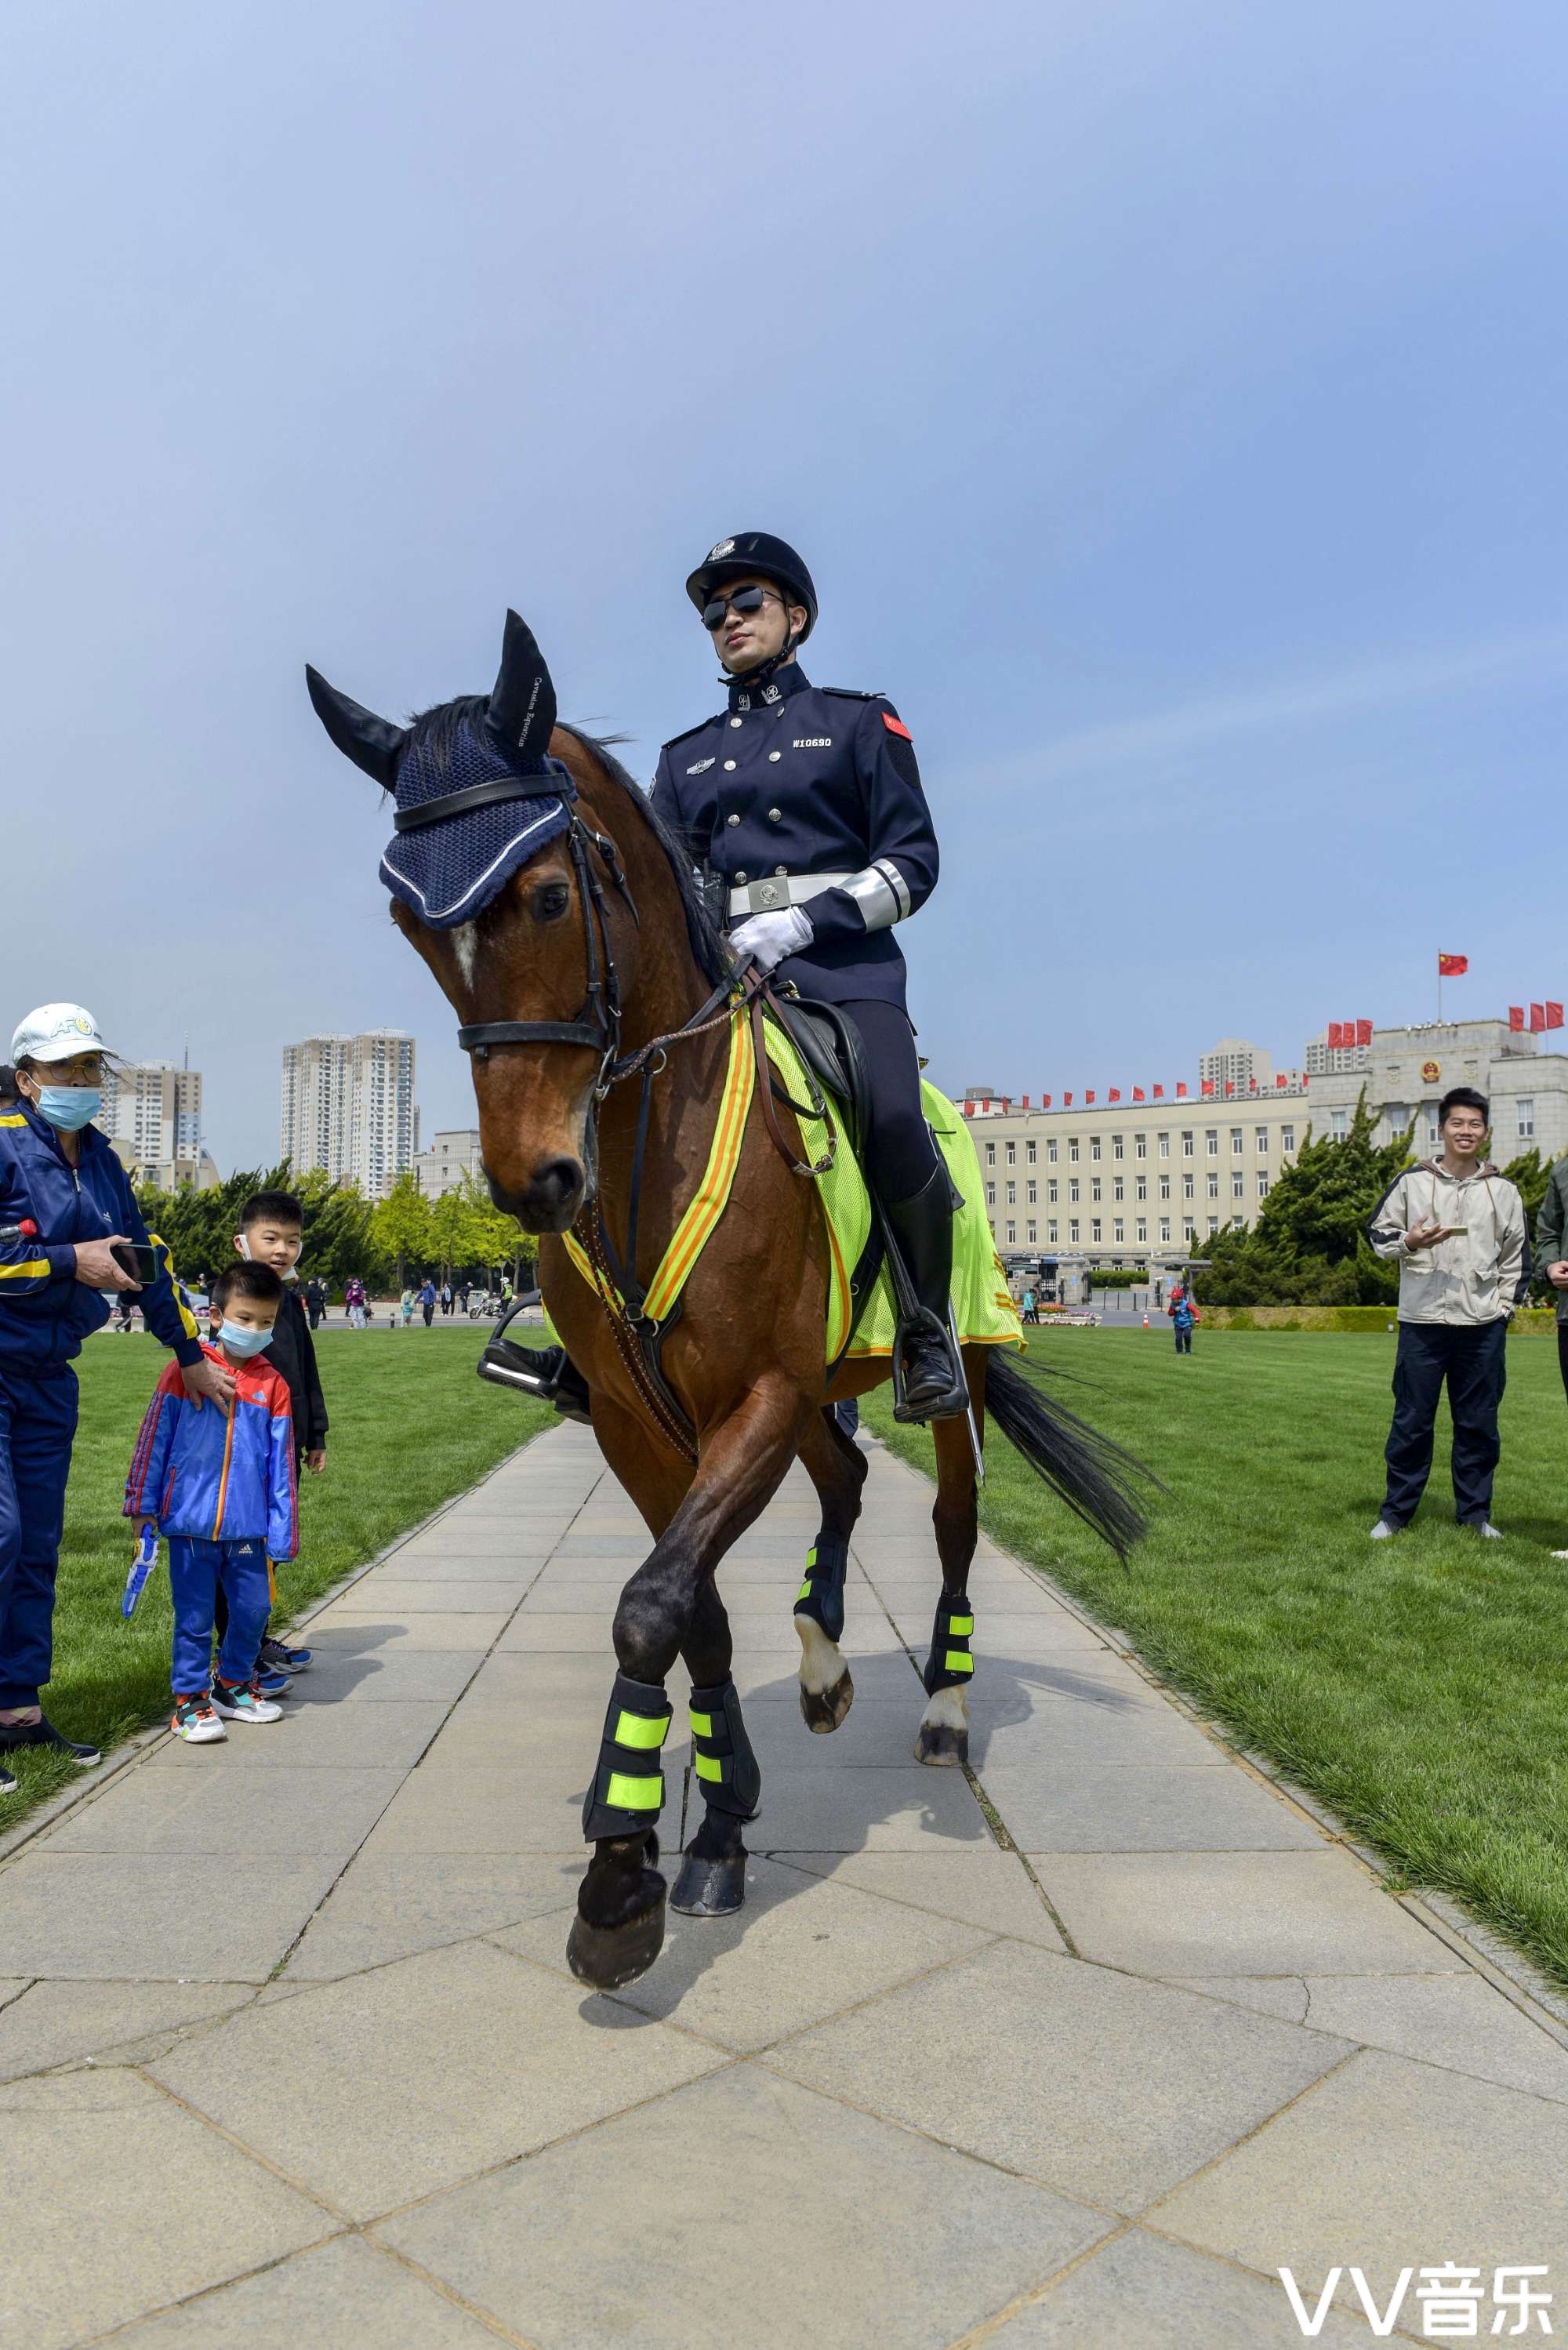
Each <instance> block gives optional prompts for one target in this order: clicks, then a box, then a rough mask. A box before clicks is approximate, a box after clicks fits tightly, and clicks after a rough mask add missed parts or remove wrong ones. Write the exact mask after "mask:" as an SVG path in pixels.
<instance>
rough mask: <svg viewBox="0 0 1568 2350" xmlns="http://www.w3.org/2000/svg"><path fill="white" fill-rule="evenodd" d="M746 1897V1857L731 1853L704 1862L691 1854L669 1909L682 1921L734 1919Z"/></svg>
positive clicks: (677, 1879)
mask: <svg viewBox="0 0 1568 2350" xmlns="http://www.w3.org/2000/svg"><path fill="white" fill-rule="evenodd" d="M745 1898H746V1856H745V1854H744V1853H743V1852H735V1853H728V1854H726V1855H725V1856H724V1858H723V1859H722V1860H703V1859H701V1857H700V1856H698V1855H697V1854H696V1853H694V1852H689V1853H688V1854H687V1856H686V1859H685V1862H684V1865H683V1866H682V1867H681V1871H680V1876H679V1877H677V1878H676V1880H675V1890H674V1892H673V1893H672V1894H671V1895H670V1908H672V1909H679V1910H680V1914H681V1916H682V1917H683V1918H731V1917H733V1915H734V1913H735V1911H736V1910H737V1909H739V1908H741V1907H742V1903H743V1902H744V1900H745Z"/></svg>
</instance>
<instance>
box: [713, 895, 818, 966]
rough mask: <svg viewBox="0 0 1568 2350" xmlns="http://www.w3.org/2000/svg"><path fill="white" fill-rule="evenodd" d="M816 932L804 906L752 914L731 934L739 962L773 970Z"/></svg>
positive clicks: (806, 945) (797, 950)
mask: <svg viewBox="0 0 1568 2350" xmlns="http://www.w3.org/2000/svg"><path fill="white" fill-rule="evenodd" d="M815 936H816V931H815V929H814V928H813V925H812V920H811V916H810V915H809V914H808V913H807V912H806V910H805V907H804V906H785V907H784V909H783V910H782V911H781V912H779V913H776V914H752V915H749V916H748V917H747V919H746V920H744V921H743V922H742V923H740V924H738V926H737V927H736V928H735V929H734V930H732V931H731V932H730V944H731V945H732V947H733V949H734V951H735V959H736V961H737V962H742V963H744V962H754V963H755V964H756V966H757V969H758V970H759V971H763V972H767V971H772V970H773V969H774V966H775V965H776V964H778V963H781V962H783V961H784V957H785V956H786V955H792V954H799V952H800V951H801V949H802V948H803V947H808V946H809V945H810V944H811V942H812V941H813V939H814V938H815Z"/></svg>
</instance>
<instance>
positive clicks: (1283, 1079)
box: [1274, 1076, 1290, 1093]
mask: <svg viewBox="0 0 1568 2350" xmlns="http://www.w3.org/2000/svg"><path fill="white" fill-rule="evenodd" d="M1289 1084H1290V1079H1289V1077H1287V1076H1277V1077H1276V1078H1275V1079H1274V1091H1275V1092H1276V1093H1278V1092H1279V1091H1280V1089H1281V1087H1283V1086H1288V1085H1289Z"/></svg>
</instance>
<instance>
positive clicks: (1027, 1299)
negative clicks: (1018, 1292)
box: [1023, 1287, 1040, 1322]
mask: <svg viewBox="0 0 1568 2350" xmlns="http://www.w3.org/2000/svg"><path fill="white" fill-rule="evenodd" d="M1023 1319H1024V1320H1025V1321H1026V1322H1038V1321H1039V1319H1040V1308H1039V1306H1038V1305H1037V1304H1036V1303H1035V1298H1034V1292H1033V1287H1026V1288H1025V1290H1024V1292H1023Z"/></svg>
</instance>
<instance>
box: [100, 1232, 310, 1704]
mask: <svg viewBox="0 0 1568 2350" xmlns="http://www.w3.org/2000/svg"><path fill="white" fill-rule="evenodd" d="M282 1296H283V1283H282V1282H281V1280H280V1279H279V1278H278V1276H277V1274H275V1272H274V1271H273V1270H272V1268H271V1266H270V1265H263V1264H236V1265H231V1266H230V1267H229V1269H228V1271H227V1272H226V1273H222V1274H219V1275H218V1278H217V1281H216V1282H215V1283H214V1284H213V1299H214V1302H215V1303H216V1304H217V1305H218V1306H219V1307H220V1308H221V1309H222V1312H223V1322H222V1325H221V1331H220V1338H219V1344H218V1345H217V1347H214V1348H213V1349H212V1355H213V1360H214V1361H216V1362H218V1363H220V1364H221V1365H222V1367H223V1369H224V1370H225V1371H227V1372H228V1373H229V1375H230V1377H231V1378H233V1379H234V1401H233V1403H232V1404H230V1406H229V1408H228V1409H227V1410H226V1411H220V1410H216V1409H213V1410H210V1411H209V1410H204V1409H197V1408H196V1407H195V1406H193V1405H192V1402H191V1401H190V1399H189V1398H188V1397H187V1396H186V1393H185V1388H184V1383H183V1381H182V1378H181V1376H180V1369H179V1366H178V1365H177V1364H176V1365H173V1366H171V1367H170V1368H169V1369H168V1370H166V1371H165V1372H164V1374H163V1376H162V1378H161V1379H160V1380H159V1382H158V1385H157V1387H156V1388H154V1390H153V1395H152V1401H151V1404H150V1405H149V1406H148V1408H147V1417H146V1419H144V1420H143V1421H142V1423H141V1433H140V1436H139V1437H138V1438H137V1440H136V1452H135V1455H134V1458H133V1459H132V1461H131V1464H130V1475H129V1476H128V1477H127V1479H126V1481H125V1514H126V1516H127V1517H129V1518H134V1519H136V1521H137V1523H138V1531H139V1532H140V1533H145V1532H146V1530H147V1528H148V1527H149V1526H152V1527H155V1528H156V1529H157V1531H158V1532H159V1533H160V1534H163V1535H164V1536H166V1538H167V1540H168V1544H169V1591H170V1596H171V1599H172V1601H173V1605H174V1645H173V1653H172V1656H171V1663H170V1680H171V1684H172V1686H173V1690H174V1713H173V1718H172V1720H171V1724H170V1727H171V1729H172V1730H173V1731H175V1733H176V1735H177V1736H179V1737H181V1738H183V1739H187V1740H189V1741H190V1742H191V1743H192V1744H193V1745H208V1744H210V1743H212V1742H213V1741H215V1740H218V1739H222V1738H224V1737H226V1736H227V1734H228V1733H227V1731H225V1730H224V1728H223V1722H224V1721H277V1720H278V1719H279V1714H280V1709H279V1708H278V1707H277V1706H275V1705H273V1704H270V1703H269V1702H268V1700H266V1698H265V1696H264V1695H263V1694H262V1692H261V1690H259V1689H258V1688H257V1686H256V1679H255V1672H256V1656H257V1651H258V1650H259V1648H260V1647H261V1641H262V1635H263V1633H264V1631H265V1628H266V1619H267V1610H268V1607H270V1606H271V1600H272V1593H271V1575H270V1569H269V1566H268V1561H269V1560H271V1559H281V1558H292V1557H293V1556H294V1554H295V1549H296V1544H297V1542H298V1526H299V1518H298V1509H297V1503H296V1487H295V1481H294V1435H293V1430H292V1427H291V1425H290V1419H289V1404H288V1389H287V1388H286V1386H285V1385H284V1382H283V1379H282V1378H281V1376H280V1375H279V1373H278V1372H277V1371H276V1370H275V1369H274V1367H273V1366H272V1365H271V1364H270V1363H269V1362H268V1361H267V1359H266V1357H265V1354H264V1353H263V1352H262V1349H263V1348H264V1347H265V1346H266V1344H267V1341H268V1339H269V1338H270V1337H271V1336H272V1330H273V1324H274V1321H275V1317H276V1315H277V1309H278V1305H279V1303H280V1301H281V1299H282ZM220 1591H221V1592H222V1593H223V1596H224V1597H225V1599H226V1601H227V1603H228V1604H227V1607H226V1609H225V1611H224V1625H223V1646H222V1648H221V1649H220V1651H219V1656H218V1671H217V1677H216V1679H211V1675H212V1656H213V1613H214V1610H215V1607H216V1602H217V1597H218V1594H219V1592H220ZM210 1680H211V1688H210V1689H209V1681H210Z"/></svg>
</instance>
